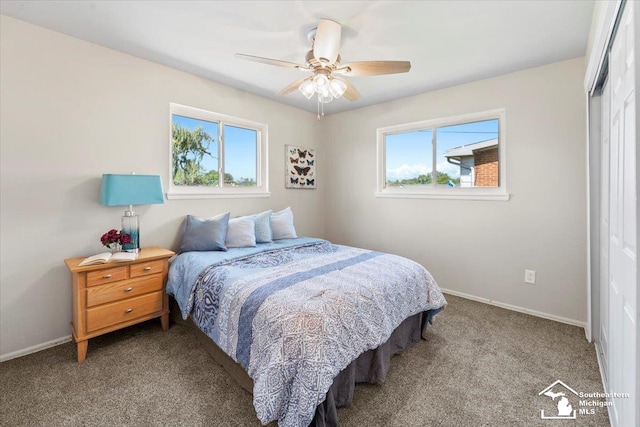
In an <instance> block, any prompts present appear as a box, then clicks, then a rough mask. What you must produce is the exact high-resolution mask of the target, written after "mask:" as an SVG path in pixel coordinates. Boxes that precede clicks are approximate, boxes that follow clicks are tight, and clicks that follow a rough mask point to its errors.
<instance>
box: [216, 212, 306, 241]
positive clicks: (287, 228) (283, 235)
mask: <svg viewBox="0 0 640 427" xmlns="http://www.w3.org/2000/svg"><path fill="white" fill-rule="evenodd" d="M229 225H231V224H229ZM227 233H228V232H227ZM271 233H272V235H273V237H272V238H273V240H280V239H295V238H297V237H298V236H297V235H296V229H295V227H294V226H293V212H292V211H291V208H290V207H288V208H286V209H283V210H281V211H280V212H274V213H272V214H271ZM227 246H229V245H227Z"/></svg>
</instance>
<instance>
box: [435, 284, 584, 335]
mask: <svg viewBox="0 0 640 427" xmlns="http://www.w3.org/2000/svg"><path fill="white" fill-rule="evenodd" d="M440 290H441V291H442V292H443V293H445V294H449V295H453V296H456V297H461V298H465V299H470V300H473V301H478V302H483V303H485V304H489V305H495V306H497V307H502V308H506V309H507V310H513V311H518V312H520V313H525V314H530V315H532V316H536V317H542V318H543V319H548V320H555V321H556V322H560V323H566V324H568V325H573V326H579V327H581V328H584V329H586V327H587V323H586V322H580V321H579V320H574V319H567V318H566V317H561V316H556V315H554V314H549V313H543V312H542V311H536V310H530V309H528V308H524V307H518V306H517V305H511V304H506V303H504V302H500V301H494V300H491V299H488V298H482V297H477V296H475V295H469V294H465V293H463V292H458V291H452V290H450V289H443V288H440Z"/></svg>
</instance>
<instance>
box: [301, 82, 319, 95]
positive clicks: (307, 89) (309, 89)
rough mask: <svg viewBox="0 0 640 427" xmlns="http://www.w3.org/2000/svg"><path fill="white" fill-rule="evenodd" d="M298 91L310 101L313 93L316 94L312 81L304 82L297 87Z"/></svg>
mask: <svg viewBox="0 0 640 427" xmlns="http://www.w3.org/2000/svg"><path fill="white" fill-rule="evenodd" d="M298 90H299V91H300V92H301V93H302V94H303V95H304V96H305V98H307V99H311V97H312V96H313V94H314V93H316V87H315V84H314V83H313V80H305V81H303V82H302V83H300V86H298Z"/></svg>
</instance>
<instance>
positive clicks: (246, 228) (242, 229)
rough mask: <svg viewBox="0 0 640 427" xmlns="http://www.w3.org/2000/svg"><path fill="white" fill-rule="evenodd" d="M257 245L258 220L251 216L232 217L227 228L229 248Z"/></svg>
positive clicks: (226, 244)
mask: <svg viewBox="0 0 640 427" xmlns="http://www.w3.org/2000/svg"><path fill="white" fill-rule="evenodd" d="M255 245H256V220H255V219H253V218H252V217H250V216H243V217H240V218H232V219H230V220H229V227H228V228H227V239H226V241H225V246H226V247H227V248H246V247H250V246H255Z"/></svg>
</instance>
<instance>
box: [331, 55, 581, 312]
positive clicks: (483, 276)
mask: <svg viewBox="0 0 640 427" xmlns="http://www.w3.org/2000/svg"><path fill="white" fill-rule="evenodd" d="M584 72H585V64H584V58H577V59H572V60H569V61H564V62H560V63H555V64H551V65H547V66H543V67H539V68H534V69H530V70H526V71H522V72H517V73H513V74H508V75H503V76H500V77H496V78H491V79H487V80H481V81H477V82H473V83H470V84H466V85H461V86H457V87H452V88H449V89H445V90H440V91H436V92H431V93H426V94H422V95H418V96H414V97H410V98H405V99H401V100H397V101H393V102H388V103H384V104H379V105H375V106H371V107H368V108H364V109H359V110H355V111H350V112H345V113H342V114H339V115H335V116H330V117H329V118H327V123H326V124H328V125H330V126H329V131H330V137H329V138H326V141H327V143H328V144H329V145H328V147H327V150H326V155H327V157H328V158H330V159H331V162H332V170H331V175H330V176H329V177H328V178H329V180H328V183H327V192H328V193H327V197H328V200H330V201H331V206H332V208H331V209H330V210H329V209H328V210H327V211H326V215H325V229H326V236H327V238H328V239H329V240H332V241H334V242H336V243H342V244H347V245H351V246H360V247H365V248H371V249H377V250H382V251H385V252H392V253H397V254H400V255H403V256H406V257H408V258H411V259H414V260H416V261H418V262H420V263H421V264H423V265H424V266H425V267H427V269H429V270H430V271H431V272H432V273H433V274H434V276H435V278H436V280H437V282H438V283H439V285H440V286H441V287H442V288H446V289H450V290H453V291H457V292H460V293H465V294H469V295H473V296H476V297H481V298H485V299H490V300H492V301H496V302H500V303H504V304H510V305H514V306H517V307H521V308H524V309H527V310H533V311H537V312H541V313H545V314H548V315H551V316H552V317H553V316H555V317H560V318H564V319H566V320H568V321H571V322H574V323H582V322H585V321H586V309H587V308H586V294H587V288H586V271H587V267H586V259H587V257H586V144H585V140H586V131H585V128H586V118H585V114H586V113H585V105H584V104H585V102H584V100H585V98H584V93H583V89H582V79H583V77H584ZM496 108H505V109H506V127H507V132H506V138H507V159H506V166H507V181H508V189H509V192H510V193H511V195H512V197H511V200H510V201H508V202H498V201H453V200H430V199H388V198H375V197H374V191H375V190H376V128H378V127H383V126H390V125H397V124H402V123H409V122H414V121H419V120H429V119H435V118H441V117H448V116H456V115H460V114H466V113H473V112H480V111H486V110H492V109H496ZM525 269H531V270H535V271H537V283H536V284H535V285H529V284H525V283H524V270H525Z"/></svg>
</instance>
